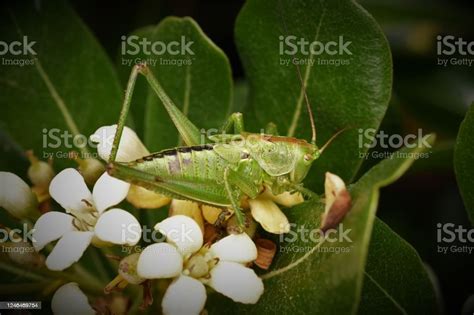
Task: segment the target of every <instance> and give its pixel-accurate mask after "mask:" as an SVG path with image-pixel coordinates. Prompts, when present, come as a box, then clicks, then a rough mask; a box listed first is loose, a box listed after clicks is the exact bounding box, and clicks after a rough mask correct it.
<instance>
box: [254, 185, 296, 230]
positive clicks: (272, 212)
mask: <svg viewBox="0 0 474 315" xmlns="http://www.w3.org/2000/svg"><path fill="white" fill-rule="evenodd" d="M303 201H304V199H303V196H301V194H300V193H293V194H291V193H289V192H284V193H282V194H279V195H274V194H272V192H271V191H270V190H269V189H267V190H266V191H265V192H264V193H263V194H261V195H260V196H258V197H257V198H255V199H249V200H248V202H249V205H250V210H251V213H252V217H253V218H254V220H255V221H257V222H258V223H260V224H261V225H262V227H263V229H264V230H265V231H267V232H270V233H274V234H283V233H288V232H289V231H290V223H289V222H288V219H287V217H286V215H285V214H284V213H283V211H281V209H280V207H278V205H277V203H278V204H280V205H282V206H284V207H293V206H295V205H297V204H300V203H302V202H303Z"/></svg>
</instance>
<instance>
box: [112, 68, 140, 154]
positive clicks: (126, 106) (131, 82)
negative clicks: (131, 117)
mask: <svg viewBox="0 0 474 315" xmlns="http://www.w3.org/2000/svg"><path fill="white" fill-rule="evenodd" d="M138 71H139V68H138V67H137V66H135V67H133V69H132V72H131V73H130V78H129V79H128V83H127V89H126V90H125V97H124V100H123V104H122V110H121V111H120V118H119V121H118V123H117V131H116V132H115V137H114V142H113V144H112V151H111V152H110V157H109V162H114V161H115V158H116V157H117V151H118V146H119V143H120V138H121V137H122V132H123V127H124V126H125V121H126V120H127V115H128V111H129V110H130V103H131V101H132V95H133V90H134V88H135V82H136V81H137V74H138Z"/></svg>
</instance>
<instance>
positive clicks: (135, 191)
mask: <svg viewBox="0 0 474 315" xmlns="http://www.w3.org/2000/svg"><path fill="white" fill-rule="evenodd" d="M127 201H128V202H130V203H131V204H132V205H133V206H134V207H135V208H140V209H156V208H161V207H163V206H166V205H167V204H169V203H170V202H171V198H168V197H166V196H163V195H161V194H158V193H156V192H154V191H151V190H148V189H145V188H143V187H140V186H136V185H131V186H130V189H129V191H128V195H127Z"/></svg>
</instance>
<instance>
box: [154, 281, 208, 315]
mask: <svg viewBox="0 0 474 315" xmlns="http://www.w3.org/2000/svg"><path fill="white" fill-rule="evenodd" d="M206 298H207V296H206V288H205V287H204V285H203V284H202V283H201V282H199V281H198V280H196V279H194V278H191V277H188V276H184V275H181V276H180V277H179V278H176V279H175V280H174V281H173V282H172V283H171V284H170V286H169V287H168V289H167V290H166V293H165V295H164V296H163V301H162V302H161V307H162V308H163V314H165V315H175V314H186V315H192V314H196V315H198V314H199V313H200V312H201V311H202V309H203V308H204V305H205V304H206Z"/></svg>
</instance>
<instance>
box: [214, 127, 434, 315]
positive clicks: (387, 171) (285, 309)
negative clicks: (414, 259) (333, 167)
mask: <svg viewBox="0 0 474 315" xmlns="http://www.w3.org/2000/svg"><path fill="white" fill-rule="evenodd" d="M427 142H428V143H429V144H430V145H432V144H433V142H434V136H430V137H429V139H427ZM426 149H427V148H426V147H421V146H420V147H416V148H411V149H409V148H404V149H402V150H400V151H397V152H395V153H394V155H393V156H392V157H391V158H390V159H386V160H384V161H382V162H380V163H379V164H377V165H376V166H375V167H373V168H372V169H371V170H370V171H368V172H367V173H366V174H365V175H364V176H362V177H361V179H360V180H359V181H358V182H357V183H355V184H354V185H353V186H352V187H351V196H352V209H351V210H350V212H349V213H348V215H347V216H346V218H345V219H344V221H343V222H342V225H341V226H342V231H349V230H350V231H349V232H348V234H347V235H348V237H349V238H350V241H349V240H347V239H343V238H341V239H339V240H338V241H336V242H329V241H326V242H317V240H316V242H312V241H311V239H308V237H309V234H308V232H306V233H304V235H305V236H306V238H304V237H303V236H302V235H303V234H301V232H298V233H299V234H298V235H297V236H296V237H294V236H295V234H294V232H296V231H302V230H303V229H306V231H308V230H309V231H311V230H314V229H316V228H318V227H319V217H320V215H321V213H322V211H323V205H322V204H315V203H314V202H311V201H309V202H305V203H304V204H302V205H300V206H297V207H295V208H293V209H291V210H289V211H287V215H288V218H289V220H290V222H293V223H295V225H294V226H293V227H292V232H290V233H289V235H290V239H286V240H284V241H283V242H282V243H280V253H279V255H278V256H277V258H276V260H275V263H274V265H273V268H272V271H270V272H269V273H267V274H265V275H263V276H262V277H263V279H265V282H264V284H265V292H264V295H263V296H262V297H261V299H260V301H259V302H258V303H257V304H256V305H251V306H248V305H242V304H235V303H232V302H230V300H229V299H227V298H224V297H222V296H221V295H218V294H215V295H212V296H210V302H209V303H208V309H209V311H210V312H211V313H212V312H215V313H217V312H218V311H220V312H223V311H226V312H229V313H240V312H245V313H246V314H247V313H255V314H274V313H281V314H290V313H291V314H307V313H309V312H311V313H318V314H324V313H331V314H349V313H355V312H356V311H357V308H358V305H359V301H360V296H361V291H362V284H363V279H364V277H365V273H364V270H365V263H366V257H367V253H368V247H369V242H370V238H371V233H372V227H373V224H374V220H375V212H376V210H377V204H378V199H379V192H380V188H381V187H384V186H386V185H388V184H390V183H392V182H394V181H395V180H397V179H398V178H399V177H400V176H402V175H403V173H404V172H405V171H406V170H407V169H408V168H409V166H410V165H411V164H412V163H413V161H414V160H415V159H416V158H417V157H418V156H419V154H421V153H422V152H423V151H425V150H426ZM339 235H342V233H341V234H339ZM293 238H294V239H293ZM395 245H396V244H395ZM283 251H285V252H288V253H284V254H281V252H283ZM385 263H387V264H390V263H391V262H390V261H385ZM377 276H378V274H377V275H376V277H377ZM415 302H416V301H415ZM400 303H405V302H404V301H402V302H400ZM427 307H428V306H427Z"/></svg>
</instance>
